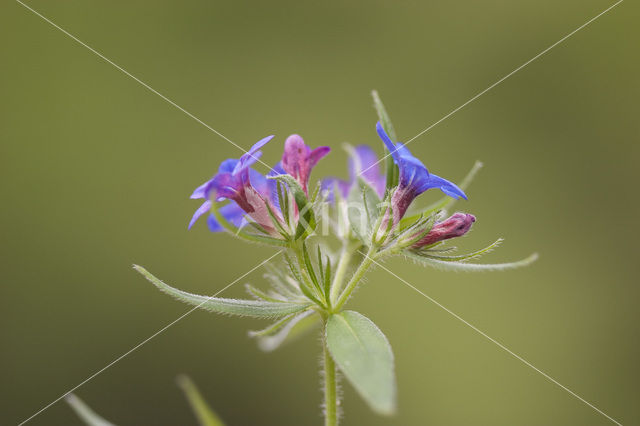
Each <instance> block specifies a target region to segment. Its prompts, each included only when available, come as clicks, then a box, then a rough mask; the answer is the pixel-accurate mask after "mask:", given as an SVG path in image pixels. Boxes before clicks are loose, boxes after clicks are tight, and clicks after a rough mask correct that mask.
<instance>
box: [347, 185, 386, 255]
mask: <svg viewBox="0 0 640 426" xmlns="http://www.w3.org/2000/svg"><path fill="white" fill-rule="evenodd" d="M347 207H348V211H347V215H348V217H349V224H350V225H351V229H352V230H353V232H354V233H355V234H356V236H358V238H360V240H362V242H364V243H365V244H367V243H369V240H370V238H371V233H372V231H373V230H372V227H373V225H374V224H375V223H376V221H377V220H378V217H379V215H380V199H379V198H378V194H376V191H375V190H374V189H373V188H372V187H371V186H369V184H367V183H366V182H365V181H364V180H362V179H358V184H357V185H354V187H353V188H352V189H351V192H350V193H349V198H348V205H347Z"/></svg>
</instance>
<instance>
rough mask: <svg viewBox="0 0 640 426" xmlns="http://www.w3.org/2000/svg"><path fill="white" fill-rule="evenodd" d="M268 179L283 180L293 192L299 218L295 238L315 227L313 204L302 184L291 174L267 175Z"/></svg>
mask: <svg viewBox="0 0 640 426" xmlns="http://www.w3.org/2000/svg"><path fill="white" fill-rule="evenodd" d="M267 178H268V179H276V180H278V181H281V182H284V183H286V184H287V187H288V188H289V190H290V191H291V193H292V194H293V200H294V201H295V203H296V206H298V212H299V213H300V218H299V219H298V229H296V235H295V238H296V239H298V238H300V237H301V236H302V235H303V234H304V233H305V232H311V231H313V230H314V229H315V227H316V219H315V215H314V213H313V206H312V205H311V203H310V202H309V198H307V194H305V192H304V190H303V189H302V186H300V184H299V183H298V181H297V180H296V179H295V178H294V177H293V176H291V175H285V174H282V175H275V176H267Z"/></svg>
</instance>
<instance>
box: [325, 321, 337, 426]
mask: <svg viewBox="0 0 640 426" xmlns="http://www.w3.org/2000/svg"><path fill="white" fill-rule="evenodd" d="M325 334H326V333H325ZM322 349H323V356H324V424H325V426H337V424H338V387H337V382H336V364H335V362H333V358H331V354H330V353H329V348H328V347H327V340H326V336H323V338H322Z"/></svg>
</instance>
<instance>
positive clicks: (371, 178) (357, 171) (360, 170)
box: [349, 145, 386, 198]
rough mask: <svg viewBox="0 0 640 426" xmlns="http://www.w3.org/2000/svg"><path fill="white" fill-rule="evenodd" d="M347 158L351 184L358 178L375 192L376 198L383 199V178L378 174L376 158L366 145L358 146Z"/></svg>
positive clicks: (378, 167)
mask: <svg viewBox="0 0 640 426" xmlns="http://www.w3.org/2000/svg"><path fill="white" fill-rule="evenodd" d="M351 154H352V155H351V157H350V158H349V176H350V178H351V183H353V182H355V181H356V179H357V178H358V177H361V178H362V179H364V180H365V181H366V182H367V183H368V184H369V185H370V186H371V187H372V188H374V189H375V190H376V193H377V194H378V197H380V198H383V197H384V190H385V184H386V182H385V177H384V176H383V175H382V174H381V173H380V165H379V164H378V163H379V162H378V156H377V155H376V153H375V151H374V150H373V149H371V148H370V147H369V146H368V145H358V146H357V147H355V148H354V149H353V150H352V152H351Z"/></svg>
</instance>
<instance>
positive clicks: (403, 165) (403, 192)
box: [376, 122, 467, 224]
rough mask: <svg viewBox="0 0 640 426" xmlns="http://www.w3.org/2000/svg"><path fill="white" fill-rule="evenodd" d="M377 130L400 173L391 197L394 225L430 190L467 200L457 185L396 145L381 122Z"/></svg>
mask: <svg viewBox="0 0 640 426" xmlns="http://www.w3.org/2000/svg"><path fill="white" fill-rule="evenodd" d="M376 130H377V131H378V135H379V136H380V139H382V142H384V144H385V146H386V147H387V149H388V150H389V152H390V153H391V157H392V158H393V161H394V163H395V164H396V165H397V166H398V170H399V172H400V176H399V177H400V181H399V182H398V187H397V189H396V190H395V192H394V193H393V196H392V197H391V205H392V207H393V222H394V224H396V223H398V221H399V220H400V219H401V218H402V217H403V216H404V214H405V213H406V211H407V209H408V208H409V205H410V204H411V202H412V201H413V200H414V199H415V198H416V197H417V196H418V195H420V194H422V193H423V192H425V191H426V190H428V189H431V188H439V189H440V190H441V191H442V192H444V193H445V194H446V195H448V196H450V197H453V198H455V199H459V198H464V199H465V200H466V199H467V196H466V195H465V193H464V192H463V191H462V190H461V189H460V188H458V187H457V186H456V185H455V184H453V183H451V182H449V181H448V180H446V179H443V178H441V177H440V176H436V175H434V174H431V173H429V171H428V170H427V168H426V167H425V166H424V164H422V162H421V161H420V160H418V159H417V158H416V157H414V156H413V155H412V154H411V152H410V151H409V150H408V149H407V148H406V147H405V146H404V145H403V144H402V143H400V142H398V143H395V144H394V143H393V142H392V141H391V139H390V138H389V136H388V135H387V133H386V132H385V131H384V129H383V127H382V124H380V122H378V123H377V124H376Z"/></svg>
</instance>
